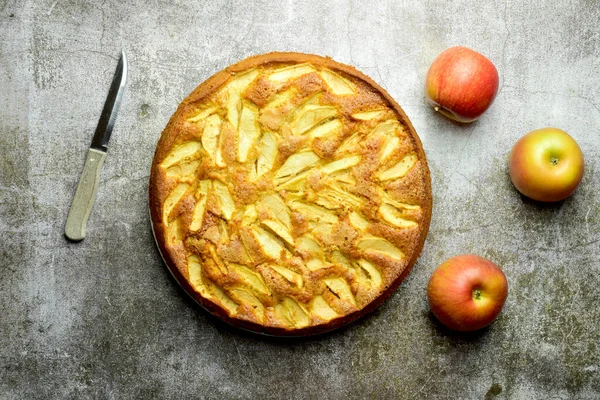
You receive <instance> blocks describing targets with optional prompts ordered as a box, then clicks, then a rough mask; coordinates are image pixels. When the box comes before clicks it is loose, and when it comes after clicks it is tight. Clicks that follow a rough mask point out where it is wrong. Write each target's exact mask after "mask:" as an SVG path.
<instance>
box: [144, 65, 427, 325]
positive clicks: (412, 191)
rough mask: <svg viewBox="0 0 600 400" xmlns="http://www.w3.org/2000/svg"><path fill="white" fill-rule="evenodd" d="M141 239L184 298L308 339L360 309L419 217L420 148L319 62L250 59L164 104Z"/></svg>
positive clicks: (400, 265)
mask: <svg viewBox="0 0 600 400" xmlns="http://www.w3.org/2000/svg"><path fill="white" fill-rule="evenodd" d="M149 204H150V211H151V218H152V226H153V230H154V235H155V237H156V241H157V244H158V247H159V249H160V252H161V254H162V256H163V258H164V260H165V262H166V264H167V266H168V267H169V269H170V270H171V272H172V273H173V275H174V276H175V278H176V280H177V281H178V282H179V283H180V284H181V285H182V287H183V288H184V289H185V291H186V292H187V293H188V294H190V295H191V296H192V297H193V298H194V299H195V300H196V301H197V302H198V303H199V304H200V305H202V306H203V307H204V308H205V309H207V310H209V311H210V312H211V313H212V314H214V315H216V316H218V317H219V318H221V319H223V320H225V321H226V322H229V323H231V324H233V325H235V326H237V327H241V328H245V329H249V330H252V331H255V332H260V333H266V334H273V335H307V334H313V333H320V332H324V331H328V330H331V329H334V328H337V327H340V326H342V325H344V324H347V323H349V322H351V321H353V320H355V319H357V318H359V317H360V316H362V315H364V314H366V313H368V312H370V311H372V310H373V309H374V308H375V307H377V306H378V305H379V304H381V302H382V301H383V300H385V299H386V298H387V297H388V296H389V295H390V294H391V293H392V292H393V291H394V290H395V289H396V288H397V287H398V285H399V284H400V283H401V282H402V280H403V279H404V277H405V276H406V275H407V273H408V272H409V270H410V269H411V267H412V266H413V264H414V263H415V261H416V259H417V257H418V256H419V253H420V252H421V249H422V247H423V243H424V241H425V237H426V236H427V231H428V228H429V221H430V218H431V208H432V204H431V181H430V175H429V169H428V166H427V161H426V159H425V153H424V152H423V148H422V146H421V142H420V140H419V137H418V136H417V134H416V132H415V130H414V128H413V127H412V125H411V123H410V121H409V120H408V118H407V116H406V115H405V114H404V112H403V111H402V109H401V108H400V106H399V105H398V104H397V103H396V102H395V101H394V100H393V99H392V98H391V97H390V96H389V95H388V94H387V93H386V92H385V91H384V90H383V89H382V88H381V87H379V86H378V85H377V84H376V83H375V82H373V81H372V80H371V79H370V78H368V77H367V76H365V75H363V74H362V73H360V72H358V71H357V70H356V69H354V68H353V67H350V66H347V65H343V64H340V63H337V62H335V61H333V60H331V59H330V58H325V57H319V56H315V55H307V54H299V53H269V54H264V55H259V56H255V57H250V58H248V59H245V60H243V61H241V62H239V63H237V64H235V65H232V66H230V67H227V68H226V69H225V70H223V71H221V72H219V73H217V74H215V75H214V76H212V77H211V78H209V79H208V80H206V81H205V82H204V83H202V84H201V85H200V86H198V87H197V88H196V89H195V90H194V91H193V92H192V93H191V94H190V95H189V96H188V97H187V98H186V99H185V100H183V102H182V103H181V104H180V105H179V107H178V109H177V111H176V112H175V114H174V115H173V116H172V117H171V120H170V121H169V123H168V125H167V126H166V128H165V130H164V131H163V133H162V135H161V137H160V140H159V141H158V144H157V147H156V153H155V155H154V160H153V163H152V170H151V175H150V186H149Z"/></svg>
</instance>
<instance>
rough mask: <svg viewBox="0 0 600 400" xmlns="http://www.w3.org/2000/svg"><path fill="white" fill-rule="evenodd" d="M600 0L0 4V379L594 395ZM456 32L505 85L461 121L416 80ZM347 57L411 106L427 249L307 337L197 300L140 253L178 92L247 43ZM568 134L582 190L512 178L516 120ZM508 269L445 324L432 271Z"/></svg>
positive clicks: (51, 0) (67, 385) (181, 394)
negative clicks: (101, 135) (579, 162)
mask: <svg viewBox="0 0 600 400" xmlns="http://www.w3.org/2000/svg"><path fill="white" fill-rule="evenodd" d="M598 21H600V3H598V1H594V0H579V1H577V0H572V1H547V2H545V4H544V2H539V1H524V2H523V1H518V2H517V1H512V0H511V1H507V2H501V1H495V2H493V1H485V2H472V1H467V0H464V1H451V2H446V1H432V0H430V1H424V2H417V1H414V2H410V1H406V0H402V1H392V0H390V1H388V2H377V1H357V0H354V1H351V0H338V1H323V0H305V1H292V0H289V1H288V0H285V1H279V2H272V3H268V2H264V1H258V0H255V1H244V0H225V1H205V2H194V1H183V0H174V1H162V0H160V1H159V0H150V1H143V0H132V1H128V0H121V1H117V0H104V1H84V0H40V1H32V0H0V93H1V94H0V218H1V219H0V235H1V240H0V398H1V399H25V398H27V399H48V398H74V399H75V398H76V399H84V398H91V399H101V398H106V399H120V398H145V399H150V398H242V399H249V398H264V399H276V398H291V399H305V398H346V399H354V398H356V399H361V398H390V399H391V398H432V399H437V398H440V399H443V398H449V399H456V398H462V399H549V398H554V399H558V398H560V399H598V398H600V349H599V346H600V307H599V306H598V299H599V298H600V261H599V259H600V217H599V214H600V197H599V188H600V174H598V173H597V172H596V171H597V168H598V163H599V160H600V100H598V90H599V88H600V27H599V24H598ZM456 44H463V45H467V46H469V47H472V48H474V49H477V50H479V51H481V52H483V53H484V54H486V55H487V56H488V57H489V58H491V59H492V60H493V61H494V62H495V64H496V65H497V66H498V69H499V72H500V74H501V89H500V93H499V95H498V98H497V100H496V102H495V103H494V105H493V106H492V108H491V109H490V110H489V112H488V113H487V114H486V115H485V116H484V117H483V118H482V119H481V120H480V121H478V122H476V123H473V124H471V125H468V126H461V125H457V124H453V123H451V122H449V121H447V120H445V119H444V118H443V117H440V116H438V115H436V114H435V113H434V112H433V111H432V110H431V109H430V108H429V107H427V106H426V105H425V103H424V100H423V88H422V85H423V83H422V82H423V79H424V75H425V72H426V70H427V67H428V65H429V64H430V62H431V61H432V60H433V59H434V58H435V56H436V55H437V54H438V53H439V52H441V51H442V50H443V49H445V48H447V47H449V46H452V45H456ZM121 46H123V47H124V48H125V49H126V51H127V53H128V55H129V60H130V63H131V69H130V75H129V82H128V86H127V91H126V93H125V96H124V101H123V104H122V107H121V112H120V114H119V117H118V119H117V124H116V126H115V130H114V132H113V138H112V140H111V142H110V149H109V155H108V158H107V160H106V162H105V164H104V167H103V169H102V175H101V177H102V182H101V186H100V189H99V191H98V197H97V202H96V205H95V207H94V209H93V212H92V214H91V217H90V221H89V225H88V237H87V238H86V240H85V241H83V242H81V243H77V244H73V243H69V242H68V241H66V240H65V239H64V237H63V227H64V223H65V220H66V216H67V212H68V209H69V206H70V202H71V199H72V196H73V193H74V189H75V185H76V183H77V179H78V176H79V174H80V172H81V169H82V166H83V161H84V158H85V152H86V149H87V147H88V146H89V143H90V140H91V137H92V134H93V130H94V128H95V125H96V122H97V120H98V116H99V114H100V111H101V108H102V104H103V102H104V98H105V95H106V91H107V89H108V86H109V82H110V79H111V76H112V73H113V71H114V67H115V64H116V60H117V57H118V53H119V51H120V49H121ZM271 50H293V51H302V52H309V53H317V54H322V55H330V56H332V57H333V58H334V59H336V60H338V61H341V62H345V63H349V64H353V65H355V66H356V67H358V68H359V69H361V70H362V71H363V72H365V73H367V74H368V75H370V76H372V77H373V78H374V79H375V80H376V81H378V82H379V83H380V84H381V85H382V86H383V87H385V88H386V89H387V90H388V91H389V92H390V94H391V95H392V96H394V97H395V98H396V99H397V100H398V102H399V103H400V104H401V105H402V106H403V107H404V110H405V111H406V112H407V114H408V115H409V117H410V118H411V120H412V122H413V124H414V125H415V127H416V129H417V131H418V132H419V134H420V136H421V138H422V140H423V143H424V147H425V150H426V152H427V156H428V159H429V163H430V167H431V171H432V178H433V192H434V200H435V210H434V216H433V220H432V224H431V230H430V234H429V237H428V240H427V243H426V245H425V249H424V252H423V254H422V256H421V258H420V259H419V261H418V263H417V265H416V266H415V268H414V270H413V272H412V273H411V275H410V276H409V278H408V279H407V281H406V282H405V283H404V284H403V285H402V286H401V287H400V289H399V290H398V291H397V292H396V293H395V294H394V295H393V296H392V297H391V299H390V300H389V301H388V302H387V303H386V304H385V305H384V306H382V307H381V308H380V309H379V310H378V311H377V312H376V313H375V314H373V315H371V316H370V317H368V318H366V319H364V320H362V321H360V322H358V323H355V324H353V325H351V326H350V327H348V328H346V329H343V330H341V331H337V332H334V333H331V334H328V335H325V336H321V337H316V338H311V339H308V340H302V341H276V340H270V339H265V338H261V337H255V336H249V335H247V334H245V333H243V332H239V331H236V330H233V329H230V328H228V327H226V326H223V325H222V324H221V323H219V322H217V321H215V320H214V319H213V318H212V317H210V316H208V315H207V314H206V313H205V312H204V311H202V310H197V309H196V308H195V307H194V306H193V304H192V302H191V301H190V300H188V299H187V298H186V297H185V295H184V294H183V292H182V291H181V290H180V289H179V288H178V287H177V286H176V285H175V283H174V281H173V280H172V279H171V278H170V276H169V274H168V272H167V271H166V269H165V268H164V267H163V265H162V263H161V261H160V259H159V255H158V252H157V251H156V249H155V246H154V243H153V240H152V234H151V230H150V224H149V218H148V211H147V208H146V201H147V196H146V190H147V185H148V175H149V166H150V161H151V158H152V155H153V151H154V146H155V144H156V141H157V138H158V137H159V134H160V132H161V130H162V128H163V127H164V125H165V124H166V122H167V120H168V118H169V117H170V115H171V113H172V112H173V111H174V110H175V108H176V106H177V104H178V102H179V101H180V100H181V99H182V98H183V97H185V96H186V95H187V94H188V93H189V92H190V91H191V90H192V89H193V88H194V87H195V86H196V85H197V84H198V83H199V82H201V81H202V80H204V79H206V78H207V77H209V76H210V75H211V74H213V73H214V72H216V71H218V70H220V69H222V68H224V67H225V66H227V65H228V64H230V63H232V62H235V61H237V60H240V59H242V58H244V57H246V56H248V55H251V54H256V53H262V52H267V51H271ZM548 125H550V126H557V127H560V128H562V129H564V130H566V131H568V132H570V133H571V134H572V135H573V136H574V137H575V138H576V140H577V141H578V142H579V144H580V145H581V147H582V149H583V151H584V154H585V158H586V162H587V164H586V174H585V176H584V179H583V182H582V184H581V186H580V188H579V189H578V190H577V192H576V193H575V195H574V196H572V197H571V198H569V199H568V200H566V201H564V202H561V203H558V204H554V205H541V204H537V203H534V202H531V201H528V200H527V199H525V198H523V197H521V196H520V195H519V194H518V193H517V192H516V191H515V190H514V188H513V187H512V185H511V183H510V180H509V178H508V175H507V167H506V165H507V157H508V153H509V150H510V148H511V146H512V144H513V143H514V142H515V141H516V140H517V139H518V138H519V137H520V136H521V135H523V134H524V133H526V132H527V131H529V130H532V129H535V128H539V127H543V126H548ZM467 252H468V253H476V254H479V255H482V256H485V257H488V258H490V259H491V260H493V261H495V262H496V263H497V264H499V265H501V266H502V267H503V269H504V270H505V272H506V275H507V276H508V280H509V282H510V294H509V297H508V301H507V303H506V306H505V308H504V311H503V313H502V315H501V317H500V319H499V320H498V321H496V322H495V323H494V324H493V326H491V327H490V328H488V329H486V330H484V331H482V332H480V333H477V334H471V335H458V334H454V333H451V332H449V331H447V330H445V329H444V328H442V327H441V326H439V325H438V324H437V323H436V322H435V321H434V319H433V318H432V316H431V314H430V312H429V308H428V305H427V300H426V295H425V288H426V284H427V280H428V279H429V276H430V275H431V272H432V271H433V270H434V268H435V267H436V266H437V265H438V264H439V263H441V262H442V261H443V260H445V259H446V258H448V257H450V256H453V255H456V254H460V253H467Z"/></svg>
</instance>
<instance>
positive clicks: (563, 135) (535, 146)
mask: <svg viewBox="0 0 600 400" xmlns="http://www.w3.org/2000/svg"><path fill="white" fill-rule="evenodd" d="M583 170H584V166H583V153H582V152H581V149H580V148H579V145H578V144H577V142H576V141H575V139H573V138H572V137H571V136H570V135H569V134H568V133H567V132H565V131H563V130H560V129H557V128H542V129H536V130H534V131H531V132H529V133H528V134H526V135H525V136H523V137H522V138H521V139H519V140H518V141H517V143H515V145H514V146H513V148H512V151H511V152H510V158H509V160H508V172H509V174H510V179H511V180H512V183H513V184H514V185H515V187H516V188H517V190H518V191H519V192H521V193H523V194H524V195H525V196H527V197H529V198H532V199H534V200H538V201H545V202H550V201H559V200H564V199H566V198H567V197H569V196H570V195H571V194H572V193H573V192H574V191H575V189H577V186H579V182H581V178H582V177H583Z"/></svg>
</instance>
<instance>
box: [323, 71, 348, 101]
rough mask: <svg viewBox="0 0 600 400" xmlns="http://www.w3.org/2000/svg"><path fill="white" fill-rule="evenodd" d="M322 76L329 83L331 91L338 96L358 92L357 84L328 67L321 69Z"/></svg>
mask: <svg viewBox="0 0 600 400" xmlns="http://www.w3.org/2000/svg"><path fill="white" fill-rule="evenodd" d="M320 74H321V78H323V80H324V81H325V83H327V86H329V88H330V89H331V92H332V93H333V94H335V95H338V96H347V95H351V94H354V93H356V86H355V85H354V83H352V82H350V81H349V80H347V79H345V78H342V77H341V76H340V75H338V74H336V73H335V72H333V71H330V70H328V69H323V70H321V71H320Z"/></svg>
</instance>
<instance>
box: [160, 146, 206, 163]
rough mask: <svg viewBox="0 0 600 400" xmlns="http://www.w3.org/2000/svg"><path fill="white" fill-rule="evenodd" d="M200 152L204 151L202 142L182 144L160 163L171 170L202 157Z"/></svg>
mask: <svg viewBox="0 0 600 400" xmlns="http://www.w3.org/2000/svg"><path fill="white" fill-rule="evenodd" d="M200 150H202V144H201V143H200V142H195V141H194V142H185V143H182V144H180V145H179V146H176V147H175V148H174V149H173V150H171V152H170V153H169V154H168V155H167V156H166V157H165V159H164V160H163V161H162V162H161V163H160V166H161V167H163V168H169V167H170V166H172V165H175V164H178V163H180V162H183V161H191V160H193V159H196V158H198V157H200V154H199V153H200Z"/></svg>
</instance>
